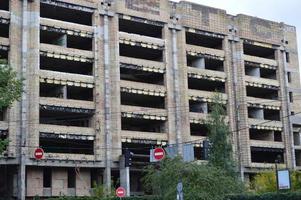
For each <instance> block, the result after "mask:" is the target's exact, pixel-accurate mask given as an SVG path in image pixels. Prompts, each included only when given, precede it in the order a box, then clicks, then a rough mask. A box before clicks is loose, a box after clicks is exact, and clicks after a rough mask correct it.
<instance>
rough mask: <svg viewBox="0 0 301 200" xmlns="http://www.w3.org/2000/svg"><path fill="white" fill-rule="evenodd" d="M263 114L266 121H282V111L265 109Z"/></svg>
mask: <svg viewBox="0 0 301 200" xmlns="http://www.w3.org/2000/svg"><path fill="white" fill-rule="evenodd" d="M263 114H264V119H265V120H274V121H280V111H279V110H271V109H264V110H263Z"/></svg>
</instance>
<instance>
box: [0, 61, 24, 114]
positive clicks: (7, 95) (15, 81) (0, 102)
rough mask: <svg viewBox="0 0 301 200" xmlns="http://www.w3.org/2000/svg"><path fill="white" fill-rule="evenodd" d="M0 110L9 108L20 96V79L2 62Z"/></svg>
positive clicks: (0, 72)
mask: <svg viewBox="0 0 301 200" xmlns="http://www.w3.org/2000/svg"><path fill="white" fill-rule="evenodd" d="M0 94H1V96H0V109H3V108H6V107H9V106H11V104H12V103H13V102H14V101H16V100H19V99H20V97H21V94H22V79H19V78H18V77H17V73H16V72H15V71H14V70H13V69H12V68H11V67H10V66H9V65H8V64H7V63H6V62H5V61H3V60H0Z"/></svg>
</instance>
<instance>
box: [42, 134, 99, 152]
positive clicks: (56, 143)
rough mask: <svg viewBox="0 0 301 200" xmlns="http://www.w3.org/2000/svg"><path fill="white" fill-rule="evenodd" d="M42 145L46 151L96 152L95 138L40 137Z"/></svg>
mask: <svg viewBox="0 0 301 200" xmlns="http://www.w3.org/2000/svg"><path fill="white" fill-rule="evenodd" d="M40 147H41V148H43V150H44V151H45V152H46V153H64V154H87V155H93V154H94V141H93V140H71V139H64V138H46V137H40Z"/></svg>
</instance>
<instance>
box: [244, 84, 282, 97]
mask: <svg viewBox="0 0 301 200" xmlns="http://www.w3.org/2000/svg"><path fill="white" fill-rule="evenodd" d="M246 90H247V96H248V97H255V98H262V99H272V100H277V99H278V90H277V89H270V88H260V87H253V86H247V87H246Z"/></svg>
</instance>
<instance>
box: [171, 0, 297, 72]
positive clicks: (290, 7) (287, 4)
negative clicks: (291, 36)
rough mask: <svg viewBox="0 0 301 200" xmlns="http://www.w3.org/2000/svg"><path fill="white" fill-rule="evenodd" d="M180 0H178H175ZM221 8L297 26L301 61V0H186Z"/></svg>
mask: <svg viewBox="0 0 301 200" xmlns="http://www.w3.org/2000/svg"><path fill="white" fill-rule="evenodd" d="M175 1H178V0H175ZM186 1H191V2H194V3H198V4H202V5H207V6H211V7H215V8H221V9H224V10H226V11H227V13H229V14H232V15H237V14H240V13H241V14H246V15H251V16H257V17H260V18H264V19H269V20H272V21H276V22H284V23H285V24H289V25H293V26H295V27H296V28H297V35H298V47H299V51H298V52H299V62H300V63H301V60H300V58H301V56H300V55H301V0H186ZM300 67H301V66H300Z"/></svg>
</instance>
